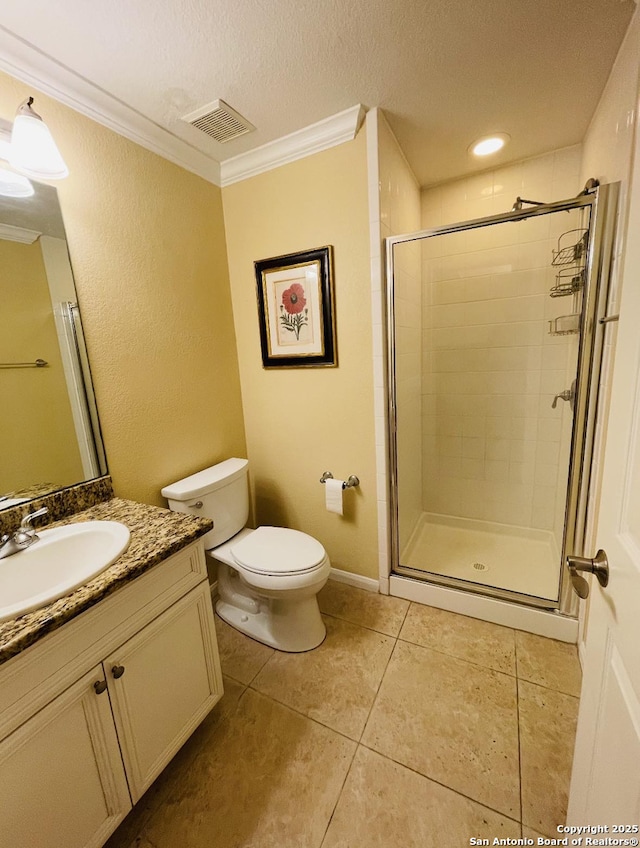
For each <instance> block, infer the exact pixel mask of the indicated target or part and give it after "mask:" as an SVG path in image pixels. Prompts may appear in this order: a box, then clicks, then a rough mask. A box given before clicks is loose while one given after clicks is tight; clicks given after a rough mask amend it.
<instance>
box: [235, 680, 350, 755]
mask: <svg viewBox="0 0 640 848" xmlns="http://www.w3.org/2000/svg"><path fill="white" fill-rule="evenodd" d="M247 689H251V691H252V692H255V693H256V695H260V696H262V697H263V698H268V699H269V700H270V701H273V703H274V704H278V705H279V706H281V707H284V708H285V709H287V710H291V712H292V713H295V714H296V715H299V716H301V717H302V718H306V719H308V720H309V721H312V722H313V723H314V724H317V725H319V726H320V727H324V729H325V730H330V731H331V732H332V733H337V734H338V736H342V738H343V739H348V740H349V742H353V743H354V744H355V745H358V744H359V743H358V740H357V739H354V738H353V736H349V735H348V734H346V733H345V732H344V731H343V730H336V729H335V727H331V726H330V725H328V724H324V722H322V721H320V719H318V718H314V717H313V716H310V715H307V713H303V712H300V710H298V709H296V708H295V707H292V706H291V704H285V702H284V701H279V700H278V699H277V698H274V697H273V695H267V693H266V692H262V691H261V690H260V689H256V688H255V687H254V686H253V685H252V684H249V685H248V686H247ZM245 691H246V690H245ZM243 694H244V693H243Z"/></svg>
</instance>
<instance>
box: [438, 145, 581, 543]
mask: <svg viewBox="0 0 640 848" xmlns="http://www.w3.org/2000/svg"><path fill="white" fill-rule="evenodd" d="M580 153H581V151H580V147H579V146H576V147H572V148H568V149H564V150H561V151H557V152H554V153H550V154H547V155H545V156H541V157H537V158H535V159H531V160H528V161H525V162H523V163H521V164H516V165H511V166H508V167H505V168H501V169H496V170H495V171H491V172H485V173H483V174H481V175H479V176H474V177H470V178H467V179H463V180H458V181H456V182H453V183H449V184H446V185H442V186H438V187H436V188H432V189H428V190H425V191H423V192H422V227H423V228H425V229H428V228H430V227H436V226H440V225H443V224H447V223H454V222H458V221H465V220H470V219H472V218H479V217H484V216H487V215H493V214H498V213H500V212H505V211H508V210H509V209H510V208H511V207H512V205H513V202H514V201H515V198H516V196H518V195H520V196H522V197H525V198H528V199H534V200H540V201H552V200H561V199H564V198H567V197H573V196H575V195H576V194H577V193H578V192H579V191H580V190H581V188H582V186H581V184H580V178H579V175H580ZM579 214H580V213H578V212H572V213H571V214H570V215H569V214H567V213H561V214H555V215H552V216H544V217H540V218H535V219H530V220H528V221H526V222H524V223H521V224H502V225H498V226H492V227H489V228H484V229H476V230H473V231H467V232H465V233H460V234H452V235H447V236H440V237H437V238H433V239H429V240H426V241H424V242H423V250H422V253H423V256H422V304H423V308H422V326H423V333H422V340H423V343H422V421H423V430H422V440H423V451H422V455H423V471H424V473H423V475H422V477H423V491H422V506H423V509H424V510H425V511H427V512H433V513H440V514H447V515H456V516H460V517H466V518H472V519H481V520H485V521H491V522H499V523H503V524H512V525H519V526H525V527H534V528H540V529H546V530H554V531H555V535H556V538H557V540H558V544H560V542H561V533H562V526H563V523H564V498H565V487H566V481H567V462H568V451H569V440H570V432H571V412H570V410H569V407H568V404H566V403H564V402H562V401H559V403H558V406H557V408H556V409H555V410H553V409H552V407H551V403H552V400H553V396H554V395H555V394H558V393H559V392H561V391H563V390H564V389H566V388H568V387H569V383H570V381H569V383H568V382H567V380H568V377H567V374H568V373H570V372H571V371H572V370H573V369H575V358H576V354H577V338H578V337H577V336H550V335H549V334H548V332H547V331H548V323H547V322H548V319H550V318H554V317H557V316H558V315H562V314H566V313H568V312H572V311H573V306H572V303H571V302H572V300H573V298H571V297H565V298H553V299H552V298H550V297H549V294H548V292H549V288H550V287H551V286H552V285H553V283H554V278H555V273H556V270H557V269H552V268H551V267H550V264H551V255H552V254H551V251H552V249H553V248H554V247H556V245H557V239H558V236H559V235H560V234H561V233H562V232H564V231H565V230H568V229H571V228H572V227H578V226H579V225H580V218H579Z"/></svg>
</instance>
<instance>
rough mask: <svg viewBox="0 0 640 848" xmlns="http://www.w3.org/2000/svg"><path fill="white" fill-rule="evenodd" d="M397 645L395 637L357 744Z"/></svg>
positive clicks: (365, 726) (359, 741) (367, 721)
mask: <svg viewBox="0 0 640 848" xmlns="http://www.w3.org/2000/svg"><path fill="white" fill-rule="evenodd" d="M397 645H398V637H397V636H396V638H395V639H394V642H393V647H392V648H391V651H390V653H389V659H388V660H387V662H386V664H385V667H384V669H383V671H382V674H381V675H380V680H379V681H378V685H377V686H376V691H375V694H374V696H373V700H372V701H371V706H370V707H369V711H368V712H367V717H366V719H365V721H364V724H363V726H362V732H361V733H360V736H359V738H358V744H360V743H361V741H362V737H363V736H364V733H365V730H366V729H367V725H368V724H369V719H370V718H371V713H372V712H373V708H374V707H375V705H376V701H377V700H378V693H379V692H380V689H381V687H382V682H383V681H384V678H385V676H386V674H387V670H388V668H389V664H390V663H391V659H392V657H393V655H394V653H395V650H396V647H397Z"/></svg>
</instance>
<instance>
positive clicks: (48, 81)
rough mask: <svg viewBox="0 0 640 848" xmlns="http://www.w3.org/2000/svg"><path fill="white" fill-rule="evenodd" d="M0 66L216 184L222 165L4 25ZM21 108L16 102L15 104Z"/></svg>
mask: <svg viewBox="0 0 640 848" xmlns="http://www.w3.org/2000/svg"><path fill="white" fill-rule="evenodd" d="M0 69H2V70H3V71H6V72H7V73H8V74H10V75H11V76H13V77H16V78H17V79H19V80H21V81H22V82H24V83H27V84H28V85H32V86H34V88H36V89H38V91H41V92H43V93H44V94H48V95H50V96H51V97H53V98H54V99H55V100H58V101H60V102H61V103H64V104H65V105H66V106H70V107H71V108H72V109H74V110H75V111H76V112H80V114H82V115H86V116H87V117H89V118H91V119H92V120H93V121H96V122H97V123H99V124H102V126H104V127H107V128H108V129H110V130H113V131H114V132H116V133H118V135H121V136H124V137H125V138H128V139H129V140H130V141H133V142H135V143H136V144H139V145H140V146H141V147H144V148H146V149H147V150H150V151H151V152H152V153H156V154H157V155H158V156H162V157H163V158H164V159H168V160H169V161H170V162H173V163H174V164H175V165H179V166H180V167H181V168H184V169H185V170H187V171H191V172H192V173H194V174H197V175H198V176H200V177H202V178H203V179H205V180H207V181H208V182H210V183H213V184H214V185H218V186H219V185H220V163H219V162H218V161H217V160H216V159H213V158H212V157H210V156H207V154H206V153H203V152H202V151H200V150H198V149H197V148H195V147H192V146H191V145H190V144H188V143H187V142H186V141H183V140H182V139H180V138H178V137H177V136H175V135H173V133H170V132H169V131H168V130H166V129H164V128H163V127H161V126H159V125H158V124H156V123H154V121H151V120H150V119H149V118H146V117H145V116H144V115H141V114H140V113H139V112H136V110H135V109H132V108H131V107H130V106H127V105H126V104H125V103H123V102H122V101H120V100H118V99H117V98H116V97H113V95H111V94H109V93H108V92H106V91H104V90H103V89H101V88H99V87H98V86H96V85H94V84H93V83H90V82H89V81H88V80H86V79H84V78H83V77H81V76H80V75H79V74H76V73H75V72H74V71H72V70H70V69H69V68H66V67H65V66H64V65H62V64H60V63H59V62H57V61H56V60H55V59H52V58H51V57H50V56H47V55H46V54H45V53H42V52H40V51H39V50H37V49H36V48H35V47H33V46H32V45H31V44H28V43H27V42H26V41H23V39H21V38H18V37H17V36H16V35H14V34H13V33H11V32H9V31H8V30H7V29H5V28H4V27H2V26H0ZM16 106H17V104H16Z"/></svg>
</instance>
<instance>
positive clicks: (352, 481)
mask: <svg viewBox="0 0 640 848" xmlns="http://www.w3.org/2000/svg"><path fill="white" fill-rule="evenodd" d="M327 480H333V474H332V473H331V472H330V471H323V472H322V477H321V478H320V482H321V483H326V482H327ZM359 485H360V480H359V479H358V478H357V477H356V475H355V474H352V475H351V476H350V477H348V478H347V479H346V480H345V481H344V483H343V484H342V488H343V489H353V488H354V487H355V486H359Z"/></svg>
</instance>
